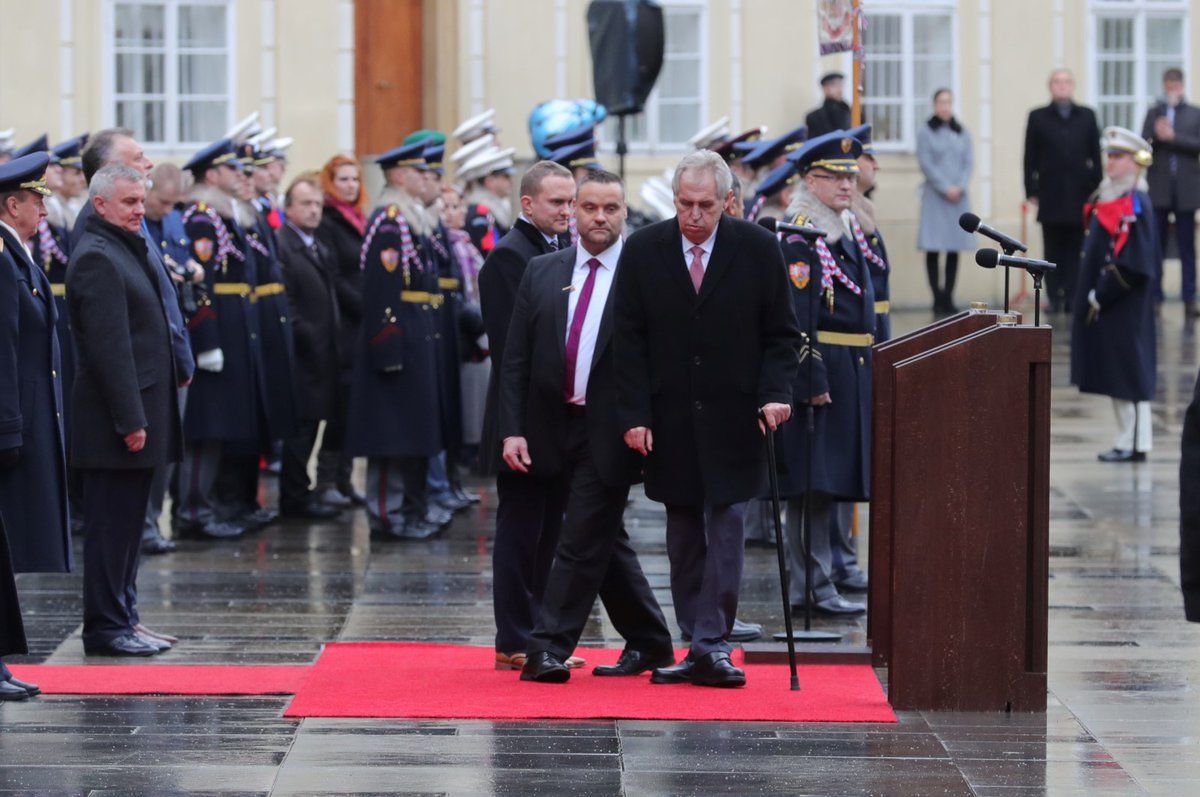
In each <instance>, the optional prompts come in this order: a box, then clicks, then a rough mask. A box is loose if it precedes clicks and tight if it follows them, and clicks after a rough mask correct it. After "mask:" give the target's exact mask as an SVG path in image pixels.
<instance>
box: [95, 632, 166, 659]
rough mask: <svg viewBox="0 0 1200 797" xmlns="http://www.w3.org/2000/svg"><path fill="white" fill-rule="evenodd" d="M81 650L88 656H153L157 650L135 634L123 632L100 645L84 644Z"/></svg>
mask: <svg viewBox="0 0 1200 797" xmlns="http://www.w3.org/2000/svg"><path fill="white" fill-rule="evenodd" d="M83 652H84V653H86V654H87V655H89V656H153V655H154V654H156V653H158V652H159V651H158V648H156V647H154V646H153V645H151V644H149V643H147V642H143V641H142V640H141V639H139V638H138V637H137V636H136V635H135V634H125V635H123V636H119V637H117V638H116V639H113V640H110V641H108V642H106V643H104V644H101V645H91V646H88V645H84V646H83Z"/></svg>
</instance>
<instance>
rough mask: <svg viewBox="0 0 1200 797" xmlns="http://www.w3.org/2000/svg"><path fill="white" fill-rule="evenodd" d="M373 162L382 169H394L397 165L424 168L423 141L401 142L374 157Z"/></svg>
mask: <svg viewBox="0 0 1200 797" xmlns="http://www.w3.org/2000/svg"><path fill="white" fill-rule="evenodd" d="M375 162H376V163H378V164H379V167H380V168H381V169H383V170H384V171H387V170H388V169H394V168H396V167H397V166H411V167H413V168H414V169H425V168H426V166H425V142H424V141H413V142H412V143H409V144H401V145H400V146H398V147H395V148H393V149H389V150H388V151H387V152H385V153H383V154H382V155H380V156H379V157H378V158H376V159H375Z"/></svg>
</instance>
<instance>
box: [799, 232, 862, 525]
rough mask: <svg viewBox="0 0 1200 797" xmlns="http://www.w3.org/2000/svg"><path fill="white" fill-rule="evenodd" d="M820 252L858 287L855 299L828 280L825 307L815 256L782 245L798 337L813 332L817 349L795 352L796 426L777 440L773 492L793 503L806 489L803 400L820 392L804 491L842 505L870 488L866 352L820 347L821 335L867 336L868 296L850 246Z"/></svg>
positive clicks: (803, 245) (843, 243)
mask: <svg viewBox="0 0 1200 797" xmlns="http://www.w3.org/2000/svg"><path fill="white" fill-rule="evenodd" d="M828 248H829V252H830V254H831V255H832V256H833V258H834V262H835V263H836V265H837V267H838V268H839V269H841V271H842V273H843V274H844V275H845V277H846V279H847V280H848V281H849V282H850V283H852V284H853V285H855V286H857V288H858V289H859V292H858V293H855V292H854V290H852V289H851V288H850V287H849V286H847V285H846V284H845V283H844V282H842V281H841V280H839V279H837V278H836V277H835V278H832V279H831V280H830V284H831V287H832V291H833V301H832V305H831V303H830V299H829V292H828V291H829V289H828V288H826V289H822V287H821V282H822V279H821V274H822V266H821V261H820V258H819V257H818V255H817V252H816V250H815V249H814V248H813V247H812V246H810V245H809V244H808V243H807V242H805V241H804V239H802V238H800V237H799V236H793V237H788V238H785V239H784V241H783V256H784V260H785V262H786V263H787V267H788V276H789V281H790V283H791V296H792V307H793V309H794V311H795V313H796V322H797V324H798V325H799V327H800V330H801V331H802V332H804V333H805V334H808V330H809V329H815V330H816V331H817V345H816V349H815V352H816V356H813V354H812V351H810V350H807V349H805V350H804V351H802V355H801V364H800V368H799V371H798V373H797V376H796V381H795V387H794V389H793V395H794V397H795V400H796V413H797V415H796V418H795V421H796V422H795V423H789V424H787V425H785V426H784V427H783V432H782V434H781V435H780V450H779V462H780V492H781V494H782V495H783V496H785V497H787V498H799V497H801V496H802V495H804V493H805V490H806V488H807V487H808V480H807V479H808V477H807V472H808V453H807V449H806V445H807V440H806V437H807V434H806V423H805V413H806V412H807V409H806V408H805V406H804V405H803V402H804V401H805V400H807V399H809V398H812V397H814V396H819V395H821V394H823V393H828V394H829V397H830V399H831V402H830V403H829V404H824V405H821V406H819V407H815V408H814V421H815V433H814V436H813V441H812V444H813V453H812V461H813V471H812V484H811V488H812V490H813V492H819V493H826V494H828V495H832V496H834V497H835V498H837V499H839V500H843V501H865V500H867V499H868V498H869V497H870V486H871V482H870V475H871V473H870V469H871V347H870V345H864V344H857V345H845V343H842V342H836V341H834V342H822V341H821V338H822V333H826V335H828V333H834V334H835V335H846V334H849V335H856V336H860V337H861V336H863V335H864V334H874V331H875V328H876V315H875V293H874V288H873V284H872V279H871V275H870V274H869V273H868V270H867V264H866V262H865V260H864V258H863V257H862V255H861V253H860V252H859V250H858V248H857V246H856V245H855V243H854V241H853V240H851V239H850V238H848V237H847V236H842V237H841V238H839V239H838V240H836V241H831V242H830V243H829V245H828ZM814 308H815V310H816V318H815V319H814V318H813V314H812V310H813V309H814ZM810 325H811V326H810ZM830 340H832V339H830Z"/></svg>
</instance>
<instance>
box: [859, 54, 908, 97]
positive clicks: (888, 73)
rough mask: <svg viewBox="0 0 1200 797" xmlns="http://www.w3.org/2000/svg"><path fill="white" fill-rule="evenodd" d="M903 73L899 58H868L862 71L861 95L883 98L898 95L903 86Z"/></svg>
mask: <svg viewBox="0 0 1200 797" xmlns="http://www.w3.org/2000/svg"><path fill="white" fill-rule="evenodd" d="M903 86H904V74H903V68H902V64H901V62H900V61H899V60H896V59H890V58H876V59H868V60H867V62H866V64H865V69H864V73H863V96H864V97H874V98H880V99H882V98H884V97H900V95H901V93H902V92H903V90H904V88H903Z"/></svg>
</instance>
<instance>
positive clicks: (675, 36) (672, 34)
mask: <svg viewBox="0 0 1200 797" xmlns="http://www.w3.org/2000/svg"><path fill="white" fill-rule="evenodd" d="M663 27H664V28H666V55H667V57H668V58H670V57H671V55H672V54H673V53H691V54H695V53H698V52H700V50H701V47H700V12H699V11H694V10H685V9H680V10H677V11H671V10H667V11H666V13H665V14H664V15H663Z"/></svg>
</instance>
